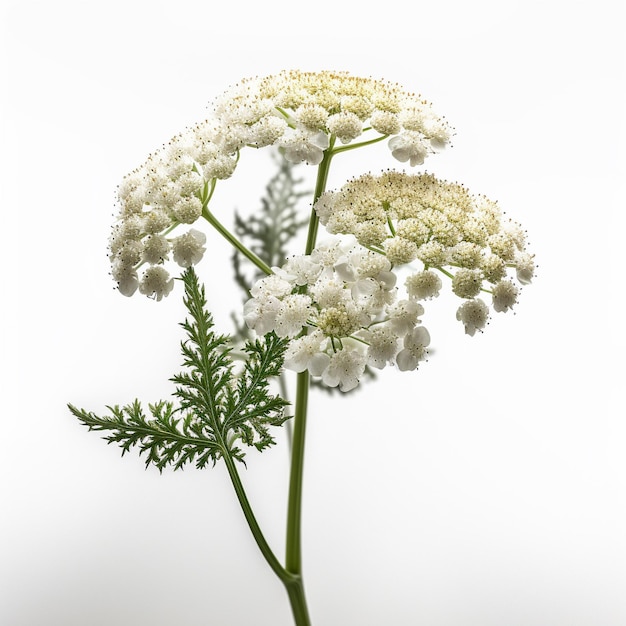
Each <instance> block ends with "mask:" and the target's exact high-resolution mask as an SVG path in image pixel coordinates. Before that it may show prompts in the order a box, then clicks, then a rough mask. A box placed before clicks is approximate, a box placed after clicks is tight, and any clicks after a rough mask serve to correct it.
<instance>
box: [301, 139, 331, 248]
mask: <svg viewBox="0 0 626 626" xmlns="http://www.w3.org/2000/svg"><path fill="white" fill-rule="evenodd" d="M334 144H335V138H334V137H331V138H330V146H329V147H328V149H327V150H326V151H325V152H324V158H323V159H322V162H321V163H320V164H319V165H318V166H317V180H316V181H315V191H314V192H313V204H315V202H317V199H318V198H319V197H320V196H321V195H322V194H323V193H324V191H325V190H326V182H327V181H328V171H329V170H330V161H331V159H332V158H333V155H334V154H335V153H334V152H333V146H334ZM318 224H319V218H318V217H317V213H316V212H315V209H313V208H311V219H310V220H309V232H308V235H307V239H306V248H305V250H304V254H311V252H312V251H313V248H315V240H316V239H317V227H318Z"/></svg>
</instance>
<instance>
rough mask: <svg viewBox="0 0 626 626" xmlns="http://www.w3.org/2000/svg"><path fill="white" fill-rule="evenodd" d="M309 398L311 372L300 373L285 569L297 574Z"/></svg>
mask: <svg viewBox="0 0 626 626" xmlns="http://www.w3.org/2000/svg"><path fill="white" fill-rule="evenodd" d="M308 398H309V372H308V370H305V371H304V372H300V373H299V374H298V378H297V385H296V408H295V414H294V417H293V421H294V424H293V439H292V452H291V473H290V477H289V504H288V508H287V539H286V554H285V569H286V570H287V571H288V572H289V573H290V574H293V575H295V576H301V575H302V534H301V527H302V524H301V521H302V477H303V471H304V442H305V436H306V417H307V406H308Z"/></svg>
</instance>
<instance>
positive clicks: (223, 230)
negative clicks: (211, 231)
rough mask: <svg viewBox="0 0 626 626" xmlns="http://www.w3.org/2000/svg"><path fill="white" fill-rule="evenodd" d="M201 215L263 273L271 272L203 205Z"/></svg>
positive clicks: (268, 273)
mask: <svg viewBox="0 0 626 626" xmlns="http://www.w3.org/2000/svg"><path fill="white" fill-rule="evenodd" d="M202 217H203V218H204V219H205V220H206V221H207V222H209V224H211V226H213V228H215V230H216V231H217V232H218V233H220V235H222V237H224V239H226V241H228V242H229V243H230V244H231V245H232V246H233V247H234V248H236V249H237V250H239V252H241V254H243V255H244V256H245V257H246V258H247V259H249V260H250V261H251V262H252V263H254V265H256V266H257V267H258V268H259V269H260V270H261V271H262V272H263V273H264V274H267V275H268V276H269V275H270V274H271V273H272V270H271V268H270V267H269V266H268V265H267V264H266V263H264V262H263V261H262V260H261V259H260V258H259V257H258V256H257V255H256V254H254V252H252V250H250V249H249V248H247V247H246V246H244V245H243V243H241V241H239V239H237V237H235V236H234V235H233V234H232V233H231V232H230V231H229V230H228V229H227V228H226V227H225V226H224V225H223V224H222V223H221V222H220V221H219V220H218V219H217V218H216V217H215V215H213V213H212V212H211V211H209V209H208V207H207V206H205V207H204V208H203V209H202Z"/></svg>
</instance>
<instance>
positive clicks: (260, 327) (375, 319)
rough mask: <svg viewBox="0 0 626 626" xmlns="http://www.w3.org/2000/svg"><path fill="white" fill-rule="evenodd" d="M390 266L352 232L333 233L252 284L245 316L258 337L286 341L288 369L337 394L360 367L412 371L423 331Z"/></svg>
mask: <svg viewBox="0 0 626 626" xmlns="http://www.w3.org/2000/svg"><path fill="white" fill-rule="evenodd" d="M391 270H392V266H391V263H390V262H389V260H388V259H387V258H385V256H383V255H381V254H378V253H376V252H372V251H370V250H367V249H366V248H364V247H363V246H361V245H359V244H358V243H357V242H356V240H355V239H354V238H353V237H352V238H333V239H332V240H331V241H329V242H327V243H325V244H323V245H320V246H318V247H317V248H316V249H315V250H314V251H313V252H312V254H311V255H303V256H295V257H292V258H290V259H289V260H288V261H287V262H286V263H285V264H284V265H283V267H282V268H274V273H273V274H271V275H270V276H267V277H265V278H262V279H261V280H259V281H257V283H256V284H255V285H254V287H253V288H252V290H251V295H252V298H251V299H250V300H248V301H247V302H246V304H245V306H244V319H245V321H246V323H247V325H248V326H249V327H250V328H252V329H254V330H255V331H256V332H257V333H258V334H261V335H263V334H265V333H268V332H272V331H274V332H276V334H277V335H279V336H281V337H290V338H292V341H291V342H290V344H289V347H288V348H287V352H286V358H285V366H286V367H287V368H289V369H291V370H294V371H296V372H302V371H304V370H308V371H309V372H310V373H311V374H312V375H313V376H320V377H321V379H322V381H323V382H324V383H325V384H326V385H328V386H330V387H336V386H339V388H340V389H341V390H342V391H350V390H351V389H353V388H354V387H356V386H357V385H358V383H359V379H360V377H361V376H362V374H363V372H364V371H365V367H366V365H370V366H373V367H376V368H383V367H385V366H386V365H388V364H395V365H396V366H397V367H398V368H399V369H400V370H403V371H404V370H413V369H415V368H416V367H417V365H418V363H419V362H420V361H422V360H423V359H424V358H425V357H426V354H427V346H428V344H429V343H430V336H429V334H428V331H427V330H426V329H425V328H424V327H423V326H421V325H420V319H419V317H420V316H421V315H422V314H423V312H424V309H423V307H422V305H421V304H419V303H418V302H417V301H416V299H414V298H409V297H408V296H407V295H406V294H403V295H404V297H401V296H400V294H399V289H398V287H397V286H396V280H397V277H396V274H394V273H393V272H392V271H391Z"/></svg>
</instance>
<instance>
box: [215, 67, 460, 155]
mask: <svg viewBox="0 0 626 626" xmlns="http://www.w3.org/2000/svg"><path fill="white" fill-rule="evenodd" d="M215 116H216V118H217V119H218V120H219V122H220V124H221V133H222V134H219V133H218V135H216V142H217V143H218V144H219V145H221V146H223V147H224V148H225V149H226V150H227V151H234V150H238V149H240V148H242V147H243V146H246V145H252V146H257V147H262V146H267V145H277V146H279V147H281V148H283V150H284V154H285V158H286V159H287V160H289V161H291V162H294V163H300V162H302V161H306V162H307V163H310V164H313V165H317V164H318V163H320V162H321V160H322V158H323V152H324V150H325V149H326V148H328V147H329V145H330V140H331V137H334V138H336V139H338V140H339V141H340V142H341V143H342V144H348V143H350V142H352V141H354V140H355V139H357V138H359V137H361V135H362V134H363V133H364V132H365V131H366V130H368V131H369V130H372V131H374V132H375V133H377V136H378V137H380V136H390V137H391V139H390V140H389V148H390V150H391V152H392V154H393V156H394V157H395V158H396V159H398V160H399V161H401V162H403V163H404V162H407V161H408V162H410V164H411V165H412V166H414V165H419V164H422V163H423V162H424V159H425V158H426V156H427V155H428V154H430V153H432V152H433V151H435V150H439V149H442V148H444V147H445V146H446V145H447V144H448V143H449V141H450V135H451V129H450V128H449V126H448V124H447V122H446V121H445V120H444V119H443V118H441V117H439V116H437V115H436V114H435V113H434V112H433V109H432V106H431V105H430V104H429V103H428V102H426V101H425V100H423V99H422V98H421V97H419V96H416V95H415V94H411V93H408V92H406V91H404V90H403V89H402V88H400V87H399V86H398V85H396V84H392V83H388V82H384V81H380V80H374V79H371V78H360V77H356V76H351V75H349V74H347V73H345V72H329V71H325V72H300V71H296V70H293V71H284V72H281V73H280V74H277V75H274V76H268V77H265V78H254V79H249V80H245V81H242V82H241V83H240V84H238V85H237V86H235V87H234V88H232V89H231V90H229V91H228V92H226V93H225V94H224V95H223V96H222V98H220V99H219V100H218V102H217V103H216V106H215Z"/></svg>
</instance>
